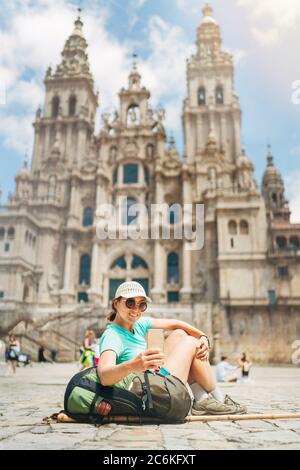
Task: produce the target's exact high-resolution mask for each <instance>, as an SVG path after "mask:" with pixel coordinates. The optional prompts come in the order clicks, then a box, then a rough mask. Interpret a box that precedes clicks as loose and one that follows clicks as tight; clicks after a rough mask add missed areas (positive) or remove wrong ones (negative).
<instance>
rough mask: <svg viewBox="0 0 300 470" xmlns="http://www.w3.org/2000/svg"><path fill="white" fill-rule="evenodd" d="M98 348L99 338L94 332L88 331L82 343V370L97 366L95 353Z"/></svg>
mask: <svg viewBox="0 0 300 470" xmlns="http://www.w3.org/2000/svg"><path fill="white" fill-rule="evenodd" d="M96 348H97V337H96V334H95V332H94V331H93V330H87V331H86V333H85V335H84V340H83V342H82V349H81V356H80V359H79V361H80V369H81V370H84V369H86V368H88V367H93V366H95V351H96Z"/></svg>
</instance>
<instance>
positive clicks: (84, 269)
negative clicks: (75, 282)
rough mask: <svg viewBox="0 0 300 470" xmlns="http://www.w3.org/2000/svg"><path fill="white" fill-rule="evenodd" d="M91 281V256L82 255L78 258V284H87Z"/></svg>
mask: <svg viewBox="0 0 300 470" xmlns="http://www.w3.org/2000/svg"><path fill="white" fill-rule="evenodd" d="M90 281H91V257H90V255H82V256H81V258H80V273H79V284H86V285H89V284H90Z"/></svg>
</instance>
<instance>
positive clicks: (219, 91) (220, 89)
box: [216, 85, 224, 104]
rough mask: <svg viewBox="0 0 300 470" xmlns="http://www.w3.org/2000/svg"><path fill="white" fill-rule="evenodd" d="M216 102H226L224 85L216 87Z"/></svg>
mask: <svg viewBox="0 0 300 470" xmlns="http://www.w3.org/2000/svg"><path fill="white" fill-rule="evenodd" d="M216 103H217V104H224V90H223V87H222V85H218V86H217V88H216Z"/></svg>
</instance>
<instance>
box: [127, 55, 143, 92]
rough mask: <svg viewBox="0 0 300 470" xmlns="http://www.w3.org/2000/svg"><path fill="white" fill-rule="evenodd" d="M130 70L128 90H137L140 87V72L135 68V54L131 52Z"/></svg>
mask: <svg viewBox="0 0 300 470" xmlns="http://www.w3.org/2000/svg"><path fill="white" fill-rule="evenodd" d="M132 57H133V64H132V70H131V72H130V75H129V90H139V89H140V88H141V80H142V77H141V74H140V73H139V71H138V68H137V57H138V56H137V54H133V56H132Z"/></svg>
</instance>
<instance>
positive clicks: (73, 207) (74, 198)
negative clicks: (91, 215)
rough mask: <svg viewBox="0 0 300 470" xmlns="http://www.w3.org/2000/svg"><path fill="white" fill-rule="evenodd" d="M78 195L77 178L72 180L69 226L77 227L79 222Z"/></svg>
mask: <svg viewBox="0 0 300 470" xmlns="http://www.w3.org/2000/svg"><path fill="white" fill-rule="evenodd" d="M77 202H78V194H77V181H76V179H75V178H72V182H71V196H70V209H69V215H68V226H70V225H74V224H75V225H76V223H77V222H78V220H79V219H78V213H77V206H78V204H77Z"/></svg>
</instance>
